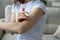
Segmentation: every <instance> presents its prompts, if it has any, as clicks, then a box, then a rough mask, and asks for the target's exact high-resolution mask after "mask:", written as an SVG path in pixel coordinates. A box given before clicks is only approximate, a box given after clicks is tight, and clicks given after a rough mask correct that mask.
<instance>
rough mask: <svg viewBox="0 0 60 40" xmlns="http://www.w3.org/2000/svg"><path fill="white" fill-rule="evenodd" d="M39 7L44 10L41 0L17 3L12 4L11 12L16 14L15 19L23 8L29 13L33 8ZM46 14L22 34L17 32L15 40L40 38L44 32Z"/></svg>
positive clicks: (36, 39)
mask: <svg viewBox="0 0 60 40" xmlns="http://www.w3.org/2000/svg"><path fill="white" fill-rule="evenodd" d="M38 7H39V8H41V9H42V10H43V11H44V12H45V5H44V4H43V3H42V2H41V1H30V2H28V3H26V4H19V5H18V7H16V6H15V7H14V5H13V6H12V12H15V14H16V20H17V16H18V13H19V12H20V11H21V10H22V9H23V8H25V11H27V12H28V13H29V14H30V13H31V11H32V10H33V9H34V8H38ZM45 16H46V15H43V16H42V17H41V18H40V19H39V21H38V22H37V23H36V25H34V27H32V28H31V29H30V30H29V31H27V32H26V33H24V34H22V35H21V34H18V36H17V40H42V34H43V32H44V24H45V18H46V17H45Z"/></svg>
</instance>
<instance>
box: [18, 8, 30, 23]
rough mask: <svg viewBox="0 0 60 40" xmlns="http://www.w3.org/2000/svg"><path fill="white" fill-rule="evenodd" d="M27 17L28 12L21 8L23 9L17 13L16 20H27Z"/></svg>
mask: <svg viewBox="0 0 60 40" xmlns="http://www.w3.org/2000/svg"><path fill="white" fill-rule="evenodd" d="M28 18H29V14H28V12H26V11H25V9H24V8H23V10H22V11H21V12H20V13H19V14H18V22H22V21H24V20H27V19H28Z"/></svg>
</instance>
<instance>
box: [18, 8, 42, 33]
mask: <svg viewBox="0 0 60 40" xmlns="http://www.w3.org/2000/svg"><path fill="white" fill-rule="evenodd" d="M41 16H43V11H42V10H41V9H40V8H35V9H34V10H33V11H32V12H31V14H30V16H29V17H30V19H31V20H25V21H23V22H22V23H21V24H20V26H19V27H18V29H19V30H20V32H21V34H22V33H25V32H27V31H28V30H30V29H31V28H32V27H33V25H35V24H36V22H37V21H38V20H39V19H40V18H41Z"/></svg>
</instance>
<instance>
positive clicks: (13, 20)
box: [11, 12, 16, 22]
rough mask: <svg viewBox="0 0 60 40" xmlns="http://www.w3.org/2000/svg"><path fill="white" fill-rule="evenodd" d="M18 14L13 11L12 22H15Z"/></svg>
mask: <svg viewBox="0 0 60 40" xmlns="http://www.w3.org/2000/svg"><path fill="white" fill-rule="evenodd" d="M15 18H16V15H15V13H14V12H12V13H11V22H15V21H16V20H15Z"/></svg>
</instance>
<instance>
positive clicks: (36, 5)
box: [32, 1, 46, 12]
mask: <svg viewBox="0 0 60 40" xmlns="http://www.w3.org/2000/svg"><path fill="white" fill-rule="evenodd" d="M34 8H41V9H42V10H43V11H44V12H46V7H45V5H44V3H42V2H40V1H36V2H34V4H33V7H32V10H33V9H34Z"/></svg>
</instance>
